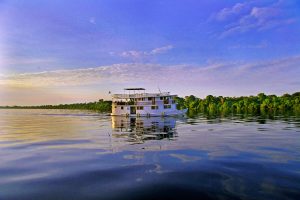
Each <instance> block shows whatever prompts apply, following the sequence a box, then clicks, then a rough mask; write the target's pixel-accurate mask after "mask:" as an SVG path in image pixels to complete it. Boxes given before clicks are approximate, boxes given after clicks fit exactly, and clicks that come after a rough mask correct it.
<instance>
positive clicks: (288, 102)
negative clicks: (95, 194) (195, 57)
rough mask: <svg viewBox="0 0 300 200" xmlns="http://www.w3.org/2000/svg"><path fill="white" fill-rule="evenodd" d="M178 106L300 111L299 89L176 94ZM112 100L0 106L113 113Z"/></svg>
mask: <svg viewBox="0 0 300 200" xmlns="http://www.w3.org/2000/svg"><path fill="white" fill-rule="evenodd" d="M175 100H176V102H177V107H178V109H184V108H188V113H189V114H191V115H193V114H198V113H207V114H228V113H236V114H239V113H240V114H244V113H245V114H284V113H293V114H300V92H296V93H293V94H284V95H282V96H276V95H265V94H264V93H260V94H258V95H256V96H241V97H223V96H212V95H208V96H206V97H205V98H202V99H201V98H198V97H196V96H194V95H190V96H186V97H185V98H182V97H177V98H176V99H175ZM111 105H112V101H105V100H103V99H100V100H99V101H95V102H89V103H73V104H59V105H39V106H0V109H70V110H94V111H98V112H107V113H110V112H111Z"/></svg>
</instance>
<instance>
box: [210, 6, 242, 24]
mask: <svg viewBox="0 0 300 200" xmlns="http://www.w3.org/2000/svg"><path fill="white" fill-rule="evenodd" d="M247 7H248V4H247V3H237V4H235V5H234V6H232V7H230V8H223V9H222V10H221V11H220V12H218V13H216V14H214V15H213V16H212V18H214V19H215V20H217V21H225V20H227V19H228V18H230V17H232V16H235V15H237V14H240V13H241V12H242V11H244V10H245V9H247Z"/></svg>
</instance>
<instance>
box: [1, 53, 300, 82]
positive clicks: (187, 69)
mask: <svg viewBox="0 0 300 200" xmlns="http://www.w3.org/2000/svg"><path fill="white" fill-rule="evenodd" d="M299 66H300V56H293V57H287V58H283V59H277V60H271V61H264V62H253V63H248V62H228V63H221V62H217V63H211V64H207V65H203V66H194V65H167V66H163V65H159V64H143V63H132V64H115V65H110V66H101V67H96V68H87V69H74V70H58V71H46V72H40V73H25V74H16V75H9V76H7V75H6V76H5V75H4V76H0V86H1V85H2V86H30V87H52V86H74V85H90V84H99V85H101V84H104V83H105V84H107V83H112V84H124V83H126V84H127V83H133V85H134V83H137V82H139V83H146V84H147V83H148V84H152V83H161V84H166V83H170V84H179V83H180V84H186V85H199V84H200V85H207V84H209V85H215V84H217V85H218V84H219V85H223V84H231V85H232V84H233V85H234V84H242V83H247V84H253V83H255V84H254V85H257V84H259V83H263V84H270V85H274V84H273V82H272V81H276V80H278V79H280V80H281V79H282V78H284V77H290V78H291V79H292V77H294V76H295V75H296V74H297V73H298V72H299V70H300V67H299ZM261 77H268V78H267V79H265V78H263V79H261ZM290 78H287V79H286V80H284V81H285V82H288V81H290V80H291V79H290ZM294 78H295V77H294ZM239 81H241V82H239ZM281 84H283V83H281ZM245 87H247V86H246V85H245Z"/></svg>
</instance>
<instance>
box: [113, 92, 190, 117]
mask: <svg viewBox="0 0 300 200" xmlns="http://www.w3.org/2000/svg"><path fill="white" fill-rule="evenodd" d="M175 97H177V95H172V94H170V92H160V93H146V92H145V89H144V88H125V89H124V94H113V95H112V113H111V115H113V116H134V117H142V116H147V117H150V116H173V115H184V114H185V113H186V112H187V109H183V110H178V109H177V104H176V102H175Z"/></svg>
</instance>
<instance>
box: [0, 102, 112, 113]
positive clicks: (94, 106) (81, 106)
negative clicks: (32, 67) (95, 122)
mask: <svg viewBox="0 0 300 200" xmlns="http://www.w3.org/2000/svg"><path fill="white" fill-rule="evenodd" d="M0 108H13V109H74V110H75V109H76V110H95V111H99V112H111V101H103V99H100V100H99V101H95V102H89V103H74V104H59V105H42V106H5V107H0Z"/></svg>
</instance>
